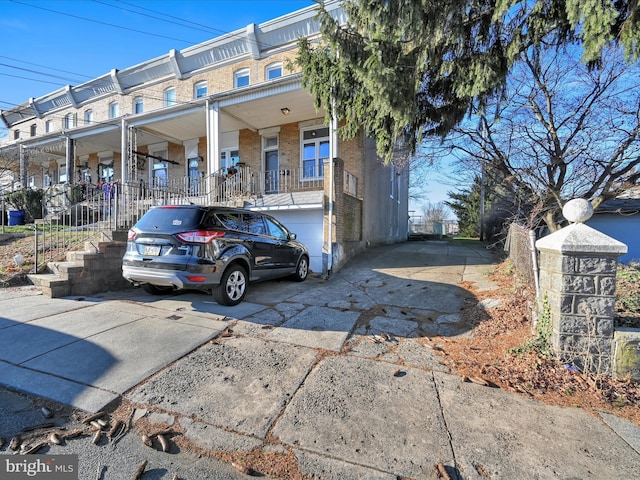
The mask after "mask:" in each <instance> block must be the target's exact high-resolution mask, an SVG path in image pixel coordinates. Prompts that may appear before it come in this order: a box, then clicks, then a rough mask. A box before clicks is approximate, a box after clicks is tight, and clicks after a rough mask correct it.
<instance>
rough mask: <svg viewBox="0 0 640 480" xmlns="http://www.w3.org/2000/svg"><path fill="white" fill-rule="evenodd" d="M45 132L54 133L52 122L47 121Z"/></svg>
mask: <svg viewBox="0 0 640 480" xmlns="http://www.w3.org/2000/svg"><path fill="white" fill-rule="evenodd" d="M44 131H45V132H46V133H49V132H51V131H53V123H51V120H47V121H46V122H45V124H44Z"/></svg>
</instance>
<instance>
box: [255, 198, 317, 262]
mask: <svg viewBox="0 0 640 480" xmlns="http://www.w3.org/2000/svg"><path fill="white" fill-rule="evenodd" d="M266 213H268V214H269V215H271V216H273V217H275V218H277V219H278V220H280V222H282V224H283V225H284V226H286V227H287V228H288V229H289V230H290V231H291V232H293V233H295V234H296V235H297V236H298V241H300V242H301V243H304V244H305V245H306V247H307V249H309V263H310V266H311V271H312V272H314V273H322V231H323V230H322V210H303V211H292V210H277V211H269V212H266Z"/></svg>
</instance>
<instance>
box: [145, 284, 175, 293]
mask: <svg viewBox="0 0 640 480" xmlns="http://www.w3.org/2000/svg"><path fill="white" fill-rule="evenodd" d="M142 288H143V290H144V291H145V292H147V293H148V294H150V295H169V294H170V293H171V292H173V290H174V288H173V287H167V286H160V285H152V284H150V283H145V284H143V285H142Z"/></svg>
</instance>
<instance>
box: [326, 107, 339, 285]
mask: <svg viewBox="0 0 640 480" xmlns="http://www.w3.org/2000/svg"><path fill="white" fill-rule="evenodd" d="M335 102H336V100H335V98H334V99H333V100H332V102H331V125H330V129H329V130H330V135H331V140H330V141H331V148H330V150H331V152H330V155H331V161H330V162H329V225H328V229H327V230H328V232H327V234H328V236H329V242H328V245H327V254H328V255H327V257H328V258H327V272H328V273H329V274H331V269H332V268H333V206H334V202H335V192H336V189H335V180H336V179H335V176H334V168H333V167H334V162H335V160H336V159H337V158H338V119H337V117H336V115H335V111H336V109H335Z"/></svg>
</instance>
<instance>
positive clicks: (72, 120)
mask: <svg viewBox="0 0 640 480" xmlns="http://www.w3.org/2000/svg"><path fill="white" fill-rule="evenodd" d="M75 126H76V116H75V114H73V113H67V114H66V115H65V116H64V128H65V129H69V128H73V127H75Z"/></svg>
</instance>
